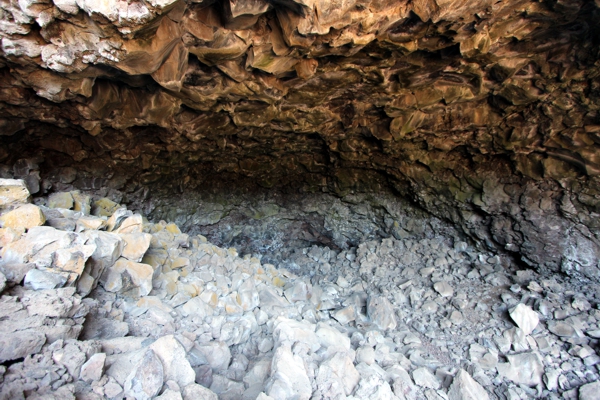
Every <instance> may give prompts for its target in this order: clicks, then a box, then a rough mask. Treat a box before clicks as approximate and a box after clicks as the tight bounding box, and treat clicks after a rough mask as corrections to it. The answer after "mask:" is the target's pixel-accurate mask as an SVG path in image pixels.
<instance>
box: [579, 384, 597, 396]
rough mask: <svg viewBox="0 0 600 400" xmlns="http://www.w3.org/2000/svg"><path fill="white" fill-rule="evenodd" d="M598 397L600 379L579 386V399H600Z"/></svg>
mask: <svg viewBox="0 0 600 400" xmlns="http://www.w3.org/2000/svg"><path fill="white" fill-rule="evenodd" d="M598 398H600V381H596V382H592V383H588V384H587V385H583V386H581V387H580V388H579V400H598Z"/></svg>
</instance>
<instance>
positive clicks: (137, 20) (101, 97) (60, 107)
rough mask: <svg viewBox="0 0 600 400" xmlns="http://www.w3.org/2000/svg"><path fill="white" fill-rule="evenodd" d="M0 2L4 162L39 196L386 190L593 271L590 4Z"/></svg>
mask: <svg viewBox="0 0 600 400" xmlns="http://www.w3.org/2000/svg"><path fill="white" fill-rule="evenodd" d="M2 10H3V19H2V20H3V24H2V26H1V27H0V30H1V33H0V35H1V36H2V57H1V58H0V67H1V69H0V73H1V74H2V76H3V77H2V80H1V83H0V86H1V89H2V90H1V91H0V102H1V107H0V117H1V122H0V123H1V124H2V125H1V126H2V131H3V132H2V133H3V135H2V137H0V139H1V140H2V142H3V146H2V149H0V162H1V163H2V164H4V165H5V166H7V167H10V168H11V169H13V170H14V166H15V165H16V164H18V161H19V160H23V159H32V158H35V157H38V161H37V163H38V164H39V165H41V170H40V173H41V176H40V177H41V178H42V184H41V186H40V187H39V190H40V191H42V192H43V191H45V190H52V189H51V187H52V186H53V187H54V188H59V187H61V185H67V186H69V185H71V186H75V187H77V188H80V189H88V190H89V189H99V188H101V187H110V188H114V189H117V190H123V191H125V192H128V191H129V192H133V191H135V190H136V189H138V188H139V187H144V186H145V187H149V186H150V187H163V188H164V187H169V188H180V189H182V190H183V189H184V188H187V189H198V188H201V187H202V186H203V183H205V182H206V179H207V177H209V176H211V177H214V176H217V177H224V178H223V179H226V180H235V179H236V178H235V177H236V176H240V177H244V178H249V179H251V180H254V181H256V182H258V183H259V184H260V185H262V186H266V187H273V186H281V185H282V184H288V185H291V186H292V187H296V188H301V189H303V190H307V191H320V190H326V191H329V192H333V193H336V194H337V195H339V196H344V195H347V194H348V193H351V192H352V191H375V192H376V191H378V190H380V189H381V188H384V187H393V188H394V189H395V190H397V191H398V192H399V193H400V194H401V195H403V196H406V197H409V198H411V199H412V200H414V201H415V202H416V203H418V204H419V205H421V206H422V207H424V208H425V209H426V210H428V211H430V212H432V213H434V214H435V215H437V216H439V217H443V218H446V219H449V220H450V221H452V222H454V223H455V224H457V225H459V226H461V227H462V228H463V230H464V231H465V232H467V233H468V234H470V235H471V237H473V238H474V239H476V240H478V241H480V242H481V243H484V244H486V245H488V246H490V247H496V248H499V247H501V248H504V249H506V250H508V251H514V252H516V253H517V254H520V256H521V257H522V258H523V259H524V260H525V261H526V262H527V263H529V264H531V265H535V266H544V267H548V268H551V269H553V270H559V269H563V270H565V271H577V270H583V271H585V273H587V274H588V275H590V276H593V277H597V274H598V270H597V268H596V266H597V265H596V264H597V261H595V260H596V259H597V256H598V255H600V247H599V245H598V243H599V242H598V239H597V237H596V234H597V229H598V228H597V226H596V225H597V223H596V222H595V221H596V219H597V218H596V217H597V215H598V204H599V200H598V196H600V192H598V187H599V185H598V180H597V175H598V171H599V168H600V166H599V165H600V164H599V162H598V160H597V155H596V154H597V150H596V149H597V142H598V133H599V132H600V117H599V116H598V107H599V102H598V99H599V96H598V90H599V86H600V82H599V81H598V76H599V74H598V72H599V68H600V67H599V65H598V62H597V59H598V49H599V47H598V40H597V37H598V35H597V33H598V32H597V29H598V28H597V23H596V22H595V21H597V17H598V6H597V4H596V3H595V2H592V1H583V0H580V1H569V2H564V1H542V2H538V1H525V0H521V1H505V2H492V1H475V0H461V1H441V0H437V1H434V0H429V1H413V2H408V1H402V2H384V1H372V2H366V3H365V2H361V3H357V2H354V1H338V2H330V1H292V0H290V1H270V2H265V1H260V0H253V1H225V2H214V1H200V2H184V1H181V0H180V1H177V2H169V1H167V2H153V1H144V2H131V3H129V2H94V1H91V0H90V1H80V2H75V1H73V2H68V1H67V2H65V1H60V2H54V3H51V2H39V3H38V2H33V1H32V2H16V1H13V2H6V4H4V5H3V6H2ZM21 164H22V162H21ZM21 167H22V166H21ZM19 168H20V167H19V166H17V169H19ZM25 169H27V168H25ZM20 170H23V168H20ZM30 171H36V169H35V168H32V169H30V170H27V171H26V172H27V173H25V175H28V174H29V172H30ZM7 177H8V176H7ZM210 179H217V180H218V179H221V178H210ZM34 180H35V179H34Z"/></svg>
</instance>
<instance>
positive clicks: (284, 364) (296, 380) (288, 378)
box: [266, 344, 312, 400]
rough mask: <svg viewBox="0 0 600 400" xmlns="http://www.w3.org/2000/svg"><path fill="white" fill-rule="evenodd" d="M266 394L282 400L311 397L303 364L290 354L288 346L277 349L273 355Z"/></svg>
mask: <svg viewBox="0 0 600 400" xmlns="http://www.w3.org/2000/svg"><path fill="white" fill-rule="evenodd" d="M266 394H267V395H269V396H271V397H273V398H275V399H282V400H283V399H290V400H291V399H298V400H308V399H310V397H311V394H312V388H311V384H310V380H309V379H308V376H307V374H306V369H305V368H304V363H303V361H302V359H301V358H300V357H299V356H297V355H294V354H292V351H291V349H290V347H289V346H288V345H285V344H284V345H282V346H280V347H278V348H277V349H276V350H275V353H274V354H273V361H272V364H271V377H270V378H269V381H268V382H267V384H266Z"/></svg>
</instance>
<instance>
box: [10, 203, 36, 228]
mask: <svg viewBox="0 0 600 400" xmlns="http://www.w3.org/2000/svg"><path fill="white" fill-rule="evenodd" d="M45 222H46V217H45V216H44V213H43V212H42V210H41V209H40V208H39V207H38V206H36V205H33V204H26V205H23V206H20V207H18V208H15V209H14V210H12V211H9V212H8V213H6V214H4V215H2V216H1V217H0V223H2V226H3V227H4V228H12V229H23V228H24V229H30V228H33V227H34V226H41V225H44V223H45Z"/></svg>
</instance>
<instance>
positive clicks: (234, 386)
mask: <svg viewBox="0 0 600 400" xmlns="http://www.w3.org/2000/svg"><path fill="white" fill-rule="evenodd" d="M210 390H211V391H212V392H213V393H216V395H217V396H218V398H219V400H239V399H241V398H242V395H243V393H244V390H245V388H244V384H243V383H241V382H236V381H233V380H231V379H228V378H226V377H224V376H222V375H213V382H212V384H211V385H210Z"/></svg>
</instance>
